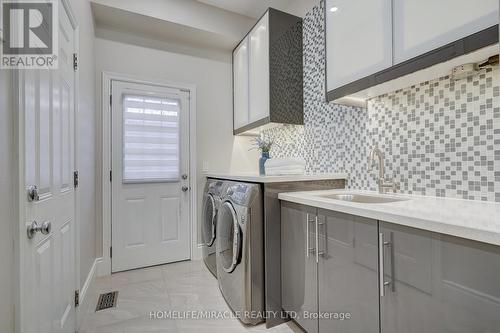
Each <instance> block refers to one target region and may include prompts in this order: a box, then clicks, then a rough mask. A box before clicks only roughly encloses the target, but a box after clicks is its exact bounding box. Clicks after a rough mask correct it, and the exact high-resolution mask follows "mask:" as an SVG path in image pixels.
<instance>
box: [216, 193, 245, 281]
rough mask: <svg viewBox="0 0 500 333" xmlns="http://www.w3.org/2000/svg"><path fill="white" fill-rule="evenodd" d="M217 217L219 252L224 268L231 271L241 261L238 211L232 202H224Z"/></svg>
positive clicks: (219, 258) (218, 258)
mask: <svg viewBox="0 0 500 333" xmlns="http://www.w3.org/2000/svg"><path fill="white" fill-rule="evenodd" d="M218 216H219V217H218V219H217V252H218V253H219V256H218V257H217V260H220V263H221V266H222V268H223V269H224V270H225V271H226V272H228V273H231V272H232V271H234V269H235V268H236V265H238V263H239V259H240V252H241V230H240V226H239V224H238V218H237V217H236V212H235V210H234V208H233V205H231V203H230V202H227V201H226V202H224V204H223V205H222V206H221V207H220V209H219V214H218Z"/></svg>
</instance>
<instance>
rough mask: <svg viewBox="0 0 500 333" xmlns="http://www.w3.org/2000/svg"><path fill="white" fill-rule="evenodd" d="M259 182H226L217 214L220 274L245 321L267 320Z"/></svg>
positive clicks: (223, 287)
mask: <svg viewBox="0 0 500 333" xmlns="http://www.w3.org/2000/svg"><path fill="white" fill-rule="evenodd" d="M262 202H263V200H262V190H261V186H260V184H250V183H239V182H227V185H226V196H225V198H224V199H223V202H222V204H221V206H220V208H219V214H218V218H217V235H216V239H217V277H218V280H219V288H220V290H221V292H222V295H223V296H224V298H225V300H226V302H227V304H228V305H229V307H230V308H231V309H232V310H233V311H234V312H235V313H236V314H237V315H238V319H240V321H242V322H243V323H244V324H251V325H255V324H258V323H260V322H262V321H264V317H263V314H264V309H265V304H264V213H263V207H262Z"/></svg>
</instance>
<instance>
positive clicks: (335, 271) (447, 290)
mask: <svg viewBox="0 0 500 333" xmlns="http://www.w3.org/2000/svg"><path fill="white" fill-rule="evenodd" d="M281 205H282V206H281V218H282V221H281V237H282V240H281V244H282V251H281V256H282V259H281V260H282V261H281V262H282V267H281V272H282V274H281V278H282V308H283V310H284V311H285V312H286V313H288V314H289V315H290V317H292V318H293V319H294V320H295V321H296V322H297V323H298V324H299V325H300V326H302V328H304V329H305V330H306V331H307V332H309V333H316V332H319V333H326V332H335V333H343V332H346V333H360V332H363V333H370V332H373V333H375V332H382V333H422V332H426V333H471V332H474V333H500V247H498V246H493V245H488V244H484V243H479V242H474V241H470V240H465V239H461V238H457V237H451V236H446V235H442V234H436V233H432V232H428V231H423V230H419V229H414V228H409V227H404V226H401V225H396V224H392V223H386V222H382V221H375V220H370V219H365V218H361V217H356V216H351V215H347V214H342V213H338V212H333V211H328V210H323V209H316V208H312V207H307V206H303V205H298V204H294V203H289V202H282V204H281ZM315 314H316V315H315ZM317 314H319V315H320V316H321V315H324V314H336V315H337V317H334V318H321V317H320V318H319V319H318V318H317ZM295 315H296V316H295ZM346 316H350V318H347V317H346Z"/></svg>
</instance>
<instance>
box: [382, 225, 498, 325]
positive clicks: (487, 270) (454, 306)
mask: <svg viewBox="0 0 500 333" xmlns="http://www.w3.org/2000/svg"><path fill="white" fill-rule="evenodd" d="M380 232H381V234H382V235H383V239H384V242H389V243H390V244H388V245H387V246H384V248H385V250H384V258H383V259H384V260H383V262H384V263H385V265H384V273H385V274H384V280H385V282H389V284H388V285H387V286H386V287H385V288H384V289H385V295H384V296H383V297H381V299H380V300H381V301H380V318H381V332H383V333H401V332H405V333H421V332H427V333H470V332H484V333H486V332H488V333H498V332H500V316H499V314H500V283H499V280H500V247H497V246H492V245H487V244H483V243H478V242H473V241H469V240H465V239H461V238H456V237H451V236H445V235H441V234H435V233H431V232H427V231H422V230H417V229H412V228H408V227H403V226H398V225H394V224H390V223H382V222H381V223H380Z"/></svg>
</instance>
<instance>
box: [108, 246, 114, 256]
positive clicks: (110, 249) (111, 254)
mask: <svg viewBox="0 0 500 333" xmlns="http://www.w3.org/2000/svg"><path fill="white" fill-rule="evenodd" d="M109 257H110V258H113V247H112V246H110V247H109Z"/></svg>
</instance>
